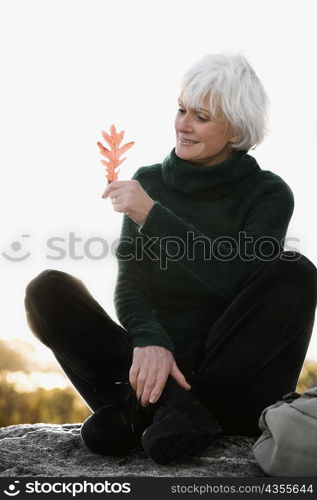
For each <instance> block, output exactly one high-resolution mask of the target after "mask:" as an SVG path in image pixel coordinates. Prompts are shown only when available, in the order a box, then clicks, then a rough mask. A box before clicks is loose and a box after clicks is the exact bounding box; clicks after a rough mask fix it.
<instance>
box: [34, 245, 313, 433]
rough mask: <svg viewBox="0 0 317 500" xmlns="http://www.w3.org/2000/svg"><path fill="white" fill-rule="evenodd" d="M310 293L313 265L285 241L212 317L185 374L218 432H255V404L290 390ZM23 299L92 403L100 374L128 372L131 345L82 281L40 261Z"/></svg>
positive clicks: (307, 331) (99, 402)
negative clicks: (287, 247)
mask: <svg viewBox="0 0 317 500" xmlns="http://www.w3.org/2000/svg"><path fill="white" fill-rule="evenodd" d="M294 254H295V257H294ZM292 256H293V258H291V257H292ZM316 302H317V269H316V267H315V266H314V265H313V264H312V262H311V261H310V260H309V259H308V258H307V257H305V256H304V255H302V254H299V253H297V252H288V251H284V252H282V253H281V254H280V256H279V257H278V258H276V259H274V260H270V261H265V262H262V263H261V264H260V265H259V266H258V267H257V268H256V269H255V271H253V272H252V273H251V274H250V275H249V276H248V278H247V279H246V280H245V282H244V283H243V285H242V286H241V289H240V291H239V293H238V294H237V296H236V297H235V299H234V300H233V301H232V302H231V303H230V305H229V306H228V307H227V308H226V310H225V311H224V313H223V314H222V315H221V316H220V317H219V318H218V320H217V321H216V322H215V323H214V324H213V325H212V327H211V329H210V331H209V333H208V335H207V337H206V341H205V345H204V349H203V352H202V353H201V354H200V355H199V358H198V359H196V360H195V361H196V368H195V371H194V372H192V373H191V376H190V380H189V382H190V383H191V384H192V391H193V392H194V393H195V394H196V395H197V397H198V398H199V399H200V400H201V401H202V402H203V404H205V406H206V407H208V408H210V409H211V410H212V411H213V413H214V414H215V416H216V418H217V419H218V421H219V422H220V424H221V425H222V426H223V428H224V431H225V432H226V433H228V434H244V435H255V436H256V435H258V434H259V428H258V420H259V417H260V414H261V411H262V410H263V409H264V408H265V407H266V406H268V405H270V404H273V403H274V402H275V401H277V400H278V399H280V398H281V396H282V395H284V394H286V393H288V392H292V391H294V390H295V387H296V383H297V380H298V376H299V373H300V370H301V367H302V364H303V361H304V359H305V355H306V352H307V348H308V345H309V341H310V337H311V332H312V329H313V324H314V317H315V308H316ZM25 307H26V312H27V320H28V323H29V326H30V328H31V330H32V331H33V333H34V334H35V335H36V337H38V338H39V339H40V341H41V342H43V343H44V344H45V345H46V346H48V347H49V348H50V349H51V350H52V351H53V353H54V355H55V357H56V359H57V361H58V362H59V364H60V366H61V367H62V369H63V370H64V372H65V374H66V375H67V376H68V377H69V379H70V380H71V382H72V383H73V385H74V386H75V388H76V389H77V391H78V392H79V393H80V395H81V396H82V397H83V399H84V400H85V401H86V403H87V404H88V405H89V406H90V408H91V409H92V410H94V411H95V410H97V409H98V408H100V407H101V406H103V405H105V404H106V403H107V402H108V400H109V394H107V387H109V384H108V383H109V381H120V380H121V381H128V372H129V369H130V366H131V361H132V347H131V344H130V342H129V340H128V336H127V333H126V330H125V329H124V328H123V327H121V326H120V325H118V324H117V323H116V322H115V321H113V320H112V319H111V317H110V316H109V315H108V314H107V313H106V312H105V311H104V309H103V308H102V307H101V306H100V305H99V304H98V303H97V302H96V300H95V299H94V298H93V297H92V295H91V294H90V293H89V291H88V290H87V288H86V287H85V285H84V284H83V282H82V281H80V280H79V279H77V278H75V277H74V276H71V275H70V274H67V273H65V272H62V271H57V270H50V269H49V270H45V271H43V272H41V273H40V274H39V275H38V276H36V277H35V278H34V279H33V280H32V281H31V282H30V283H29V284H28V286H27V289H26V297H25ZM176 361H178V360H177V359H176ZM180 364H181V361H180ZM181 366H182V365H181ZM182 368H183V367H182ZM185 368H186V367H185Z"/></svg>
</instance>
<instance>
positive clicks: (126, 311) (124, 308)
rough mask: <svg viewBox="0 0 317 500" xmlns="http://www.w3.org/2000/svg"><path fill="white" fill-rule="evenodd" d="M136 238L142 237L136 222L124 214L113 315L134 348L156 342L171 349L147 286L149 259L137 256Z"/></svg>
mask: <svg viewBox="0 0 317 500" xmlns="http://www.w3.org/2000/svg"><path fill="white" fill-rule="evenodd" d="M136 237H138V239H139V243H140V239H144V238H142V236H141V235H140V234H139V233H138V230H137V224H136V223H135V222H134V221H133V220H132V219H131V218H130V217H128V216H127V215H124V216H123V223H122V230H121V236H120V241H119V244H118V246H117V248H116V257H117V259H118V275H117V281H116V286H115V292H114V305H115V309H116V314H117V317H118V319H119V321H120V323H121V324H122V326H123V327H124V328H125V329H126V330H127V333H128V337H129V338H130V340H131V342H132V345H133V347H144V346H148V345H157V346H162V347H165V348H166V349H169V350H170V351H172V352H174V345H173V343H172V340H171V339H170V337H169V335H168V333H167V331H166V330H165V329H164V328H163V326H162V325H161V324H160V323H159V321H158V320H157V318H156V315H155V308H154V304H153V297H152V290H151V286H150V275H151V262H150V260H149V258H148V257H147V256H146V255H145V254H144V255H142V256H141V258H139V256H138V250H137V249H138V248H141V247H142V244H138V245H137V244H136ZM143 245H144V243H143Z"/></svg>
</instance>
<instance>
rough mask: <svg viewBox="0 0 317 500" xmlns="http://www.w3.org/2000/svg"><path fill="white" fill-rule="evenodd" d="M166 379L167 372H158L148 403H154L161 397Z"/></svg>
mask: <svg viewBox="0 0 317 500" xmlns="http://www.w3.org/2000/svg"><path fill="white" fill-rule="evenodd" d="M167 377H168V372H167V371H166V372H160V373H159V374H158V376H157V379H156V383H155V386H154V387H153V389H152V392H151V394H150V398H149V402H150V403H152V404H153V403H156V401H157V400H158V399H159V398H160V397H161V394H162V392H163V389H164V387H165V385H166V381H167Z"/></svg>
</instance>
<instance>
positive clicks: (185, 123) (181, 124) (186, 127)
mask: <svg viewBox="0 0 317 500" xmlns="http://www.w3.org/2000/svg"><path fill="white" fill-rule="evenodd" d="M178 129H179V131H180V132H192V131H193V124H192V119H191V118H190V116H188V115H183V116H181V117H180V118H179V121H178Z"/></svg>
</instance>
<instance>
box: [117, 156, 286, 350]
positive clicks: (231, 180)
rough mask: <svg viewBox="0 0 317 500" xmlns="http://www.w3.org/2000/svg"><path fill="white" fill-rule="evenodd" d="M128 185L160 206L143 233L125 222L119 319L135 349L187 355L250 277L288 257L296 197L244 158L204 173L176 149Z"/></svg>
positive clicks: (205, 169)
mask: <svg viewBox="0 0 317 500" xmlns="http://www.w3.org/2000/svg"><path fill="white" fill-rule="evenodd" d="M132 178H133V179H135V180H138V181H139V182H140V184H141V186H142V187H143V189H144V190H145V191H146V192H147V193H148V194H149V196H150V197H151V198H152V199H153V200H154V201H155V203H154V205H153V207H152V208H151V210H150V212H149V214H148V216H147V218H146V220H145V222H144V223H143V225H139V224H136V223H135V222H134V221H133V220H132V219H131V218H130V217H128V216H127V215H124V216H123V223H122V230H121V237H120V242H119V245H118V247H117V250H116V256H117V259H118V277H117V282H116V288H115V294H114V304H115V308H116V313H117V316H118V319H119V321H120V323H121V324H122V326H123V327H124V328H125V329H126V330H127V333H128V336H129V338H130V339H131V342H132V345H133V346H134V347H135V346H139V347H142V346H147V345H159V346H163V347H166V348H167V349H169V350H171V351H172V352H173V353H174V355H177V354H181V353H183V352H184V351H185V350H187V349H188V347H189V346H190V345H194V344H195V343H196V344H197V342H198V343H199V342H200V343H203V342H204V339H205V338H206V336H207V335H208V333H209V331H210V329H211V327H212V325H213V324H214V323H215V321H216V320H217V319H218V318H219V316H221V314H222V313H223V312H224V310H225V309H226V308H227V307H228V305H229V304H230V303H231V302H232V300H233V299H234V298H235V297H236V295H237V294H238V293H239V291H240V290H241V287H242V285H243V282H244V281H245V279H246V278H247V276H248V275H249V274H250V273H251V272H252V271H253V270H254V269H255V268H256V267H257V266H258V265H259V264H261V263H262V262H263V261H264V260H269V259H272V258H273V257H274V256H276V255H277V254H278V253H279V252H280V251H281V250H282V249H283V246H284V242H283V239H284V238H285V236H286V233H287V228H288V225H289V222H290V219H291V216H292V213H293V210H294V197H293V193H292V191H291V189H290V187H289V186H288V185H287V184H286V182H285V181H284V180H283V179H282V178H281V177H280V176H278V175H276V174H274V173H273V172H271V171H269V170H262V169H261V168H260V167H259V165H258V163H257V161H256V159H255V158H254V157H253V156H251V155H249V154H248V153H247V151H235V152H233V153H232V154H231V155H230V156H229V157H228V158H227V159H226V160H224V161H222V162H221V163H218V164H217V165H213V166H208V167H207V166H202V165H197V164H192V163H190V162H188V161H185V160H183V159H181V158H179V157H178V156H177V155H176V153H175V148H173V149H172V151H171V152H170V153H169V154H168V155H167V156H166V158H165V159H164V160H163V162H162V163H157V164H154V165H150V166H146V167H141V168H139V169H138V170H137V171H136V172H135V174H134V175H133V177H132ZM246 238H248V240H246Z"/></svg>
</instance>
